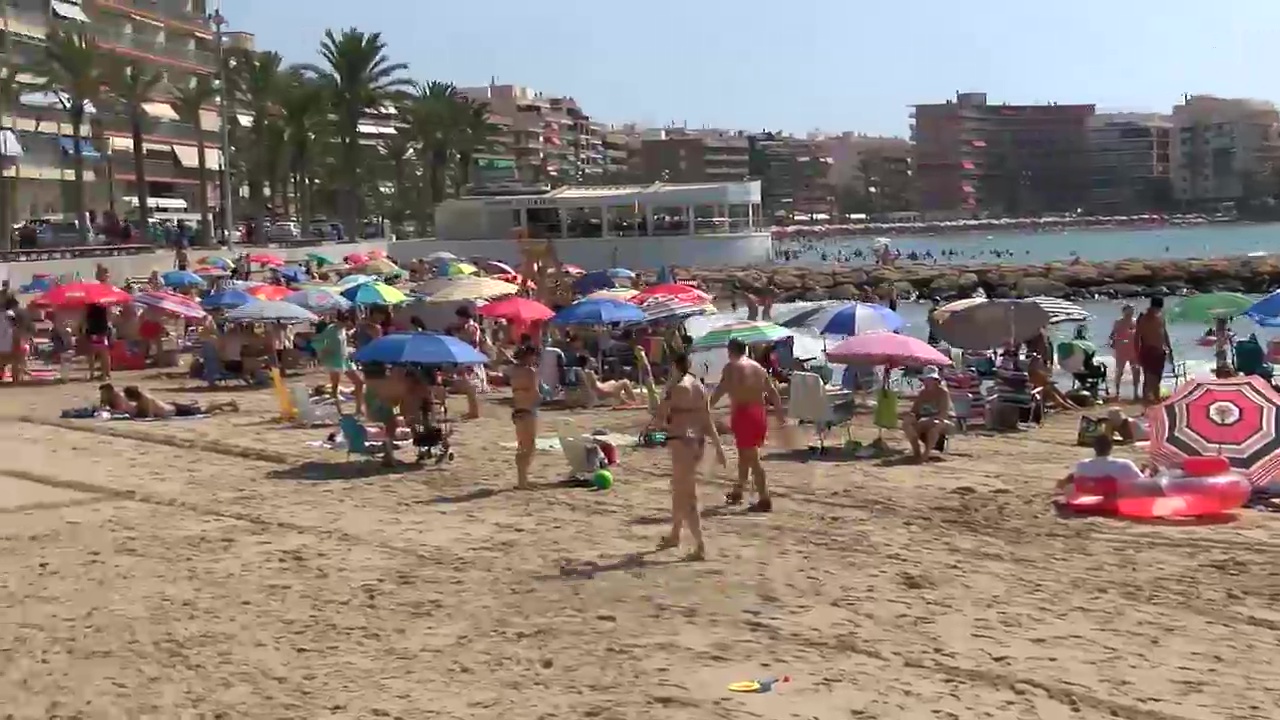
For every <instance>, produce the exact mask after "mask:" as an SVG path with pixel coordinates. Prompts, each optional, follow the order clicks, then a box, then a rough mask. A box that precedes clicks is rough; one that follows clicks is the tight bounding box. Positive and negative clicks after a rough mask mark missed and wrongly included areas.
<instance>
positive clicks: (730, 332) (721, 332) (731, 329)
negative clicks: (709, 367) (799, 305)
mask: <svg viewBox="0 0 1280 720" xmlns="http://www.w3.org/2000/svg"><path fill="white" fill-rule="evenodd" d="M791 335H792V333H791V331H790V330H788V329H786V328H784V327H782V326H781V325H774V324H773V323H771V322H764V321H762V320H741V321H738V322H732V323H729V324H728V325H721V326H720V327H718V328H715V329H714V330H711V331H710V332H708V333H707V334H706V335H703V336H702V337H699V338H695V339H694V341H693V346H692V347H691V348H690V349H691V350H710V349H712V348H722V347H725V346H726V345H728V344H729V341H730V340H741V341H742V342H744V343H746V344H748V345H755V344H758V343H769V342H775V341H777V340H781V339H782V338H787V337H791Z"/></svg>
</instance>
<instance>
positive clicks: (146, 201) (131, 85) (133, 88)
mask: <svg viewBox="0 0 1280 720" xmlns="http://www.w3.org/2000/svg"><path fill="white" fill-rule="evenodd" d="M105 77H106V79H107V80H109V81H110V82H109V84H108V86H107V87H108V88H109V90H108V92H110V93H111V96H112V97H114V98H115V99H116V101H117V102H118V103H119V104H120V106H121V109H122V110H123V111H124V113H123V114H124V115H125V117H127V118H129V132H130V134H131V135H132V136H133V167H134V176H133V181H134V185H136V186H137V195H138V231H139V233H140V234H142V235H143V236H144V237H145V236H146V234H147V233H148V231H149V230H150V228H151V191H150V189H149V188H148V187H147V163H146V151H145V150H144V149H143V146H142V131H143V125H144V123H146V122H147V117H148V116H147V111H146V108H145V107H144V106H145V105H146V104H147V103H151V102H155V100H156V96H157V94H158V93H157V91H158V90H159V88H160V85H161V83H163V82H164V76H163V75H161V74H160V72H159V71H158V70H151V69H148V68H144V67H142V66H140V65H138V64H137V63H135V62H133V61H132V60H129V61H122V60H116V59H114V56H113V59H112V61H111V62H110V63H109V64H108V66H107V68H106V73H105ZM202 150H203V149H202ZM201 154H202V155H203V152H202V153H201Z"/></svg>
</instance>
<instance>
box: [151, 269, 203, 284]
mask: <svg viewBox="0 0 1280 720" xmlns="http://www.w3.org/2000/svg"><path fill="white" fill-rule="evenodd" d="M160 281H161V282H163V283H164V286H165V287H171V288H189V287H204V278H202V277H200V276H199V275H197V274H195V273H193V272H188V271H186V270H170V271H169V272H167V273H164V274H162V275H161V276H160Z"/></svg>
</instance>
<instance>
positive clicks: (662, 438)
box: [638, 428, 667, 448]
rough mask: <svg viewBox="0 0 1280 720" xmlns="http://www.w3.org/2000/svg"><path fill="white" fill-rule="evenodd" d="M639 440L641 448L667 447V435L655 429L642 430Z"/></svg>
mask: <svg viewBox="0 0 1280 720" xmlns="http://www.w3.org/2000/svg"><path fill="white" fill-rule="evenodd" d="M638 440H639V443H640V447H645V448H656V447H666V446H667V434H666V433H665V432H663V431H662V430H655V429H653V428H645V429H644V430H641V431H640V437H639V438H638Z"/></svg>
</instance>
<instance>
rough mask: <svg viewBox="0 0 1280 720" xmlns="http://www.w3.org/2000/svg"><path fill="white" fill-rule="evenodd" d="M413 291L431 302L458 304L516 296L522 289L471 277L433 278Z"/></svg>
mask: <svg viewBox="0 0 1280 720" xmlns="http://www.w3.org/2000/svg"><path fill="white" fill-rule="evenodd" d="M413 291H414V292H415V293H418V294H420V295H426V296H427V299H428V300H429V301H431V302H456V301H458V300H488V299H490V298H496V297H503V296H504V295H515V294H516V293H517V292H519V291H520V288H519V287H518V286H516V285H512V284H511V283H508V282H502V281H501V280H497V279H494V278H487V277H476V276H474V275H470V276H463V277H457V278H433V279H431V280H428V281H426V282H424V283H419V284H418V285H416V286H414V288H413Z"/></svg>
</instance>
